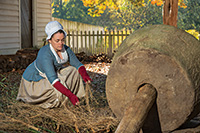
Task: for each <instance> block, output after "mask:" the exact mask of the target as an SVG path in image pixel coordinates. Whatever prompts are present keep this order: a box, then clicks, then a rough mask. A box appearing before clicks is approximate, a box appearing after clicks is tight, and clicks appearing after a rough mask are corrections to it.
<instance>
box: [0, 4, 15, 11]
mask: <svg viewBox="0 0 200 133" xmlns="http://www.w3.org/2000/svg"><path fill="white" fill-rule="evenodd" d="M1 10H11V11H13V10H14V11H18V10H19V5H11V4H9V5H8V4H3V5H1Z"/></svg>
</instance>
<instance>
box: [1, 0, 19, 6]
mask: <svg viewBox="0 0 200 133" xmlns="http://www.w3.org/2000/svg"><path fill="white" fill-rule="evenodd" d="M4 4H9V5H19V0H1V1H0V5H4Z"/></svg>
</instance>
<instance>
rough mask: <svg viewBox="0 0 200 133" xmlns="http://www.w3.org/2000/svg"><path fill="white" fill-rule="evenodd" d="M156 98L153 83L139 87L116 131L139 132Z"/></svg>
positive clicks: (117, 132) (118, 132) (120, 132)
mask: <svg viewBox="0 0 200 133" xmlns="http://www.w3.org/2000/svg"><path fill="white" fill-rule="evenodd" d="M155 99H156V89H155V88H154V87H153V86H152V85H151V84H145V85H144V86H142V87H141V88H139V90H138V93H137V94H136V96H135V97H134V99H133V100H132V101H131V102H129V104H128V106H127V108H126V109H125V112H124V116H123V118H122V120H121V122H120V124H119V125H118V127H117V130H116V131H115V133H138V132H139V130H140V129H141V128H142V126H143V123H144V121H145V118H146V117H147V115H148V112H149V110H150V109H151V107H152V105H153V103H154V102H155Z"/></svg>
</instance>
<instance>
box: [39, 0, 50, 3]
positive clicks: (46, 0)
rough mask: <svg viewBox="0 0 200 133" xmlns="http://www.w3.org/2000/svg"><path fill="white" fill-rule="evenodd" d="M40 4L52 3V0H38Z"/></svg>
mask: <svg viewBox="0 0 200 133" xmlns="http://www.w3.org/2000/svg"><path fill="white" fill-rule="evenodd" d="M37 2H38V4H51V0H37Z"/></svg>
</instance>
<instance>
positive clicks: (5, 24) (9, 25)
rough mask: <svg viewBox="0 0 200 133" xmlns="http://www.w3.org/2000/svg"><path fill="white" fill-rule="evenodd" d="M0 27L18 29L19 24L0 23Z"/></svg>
mask: <svg viewBox="0 0 200 133" xmlns="http://www.w3.org/2000/svg"><path fill="white" fill-rule="evenodd" d="M0 26H2V27H4V26H8V27H16V26H17V27H19V23H16V22H1V21H0Z"/></svg>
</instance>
